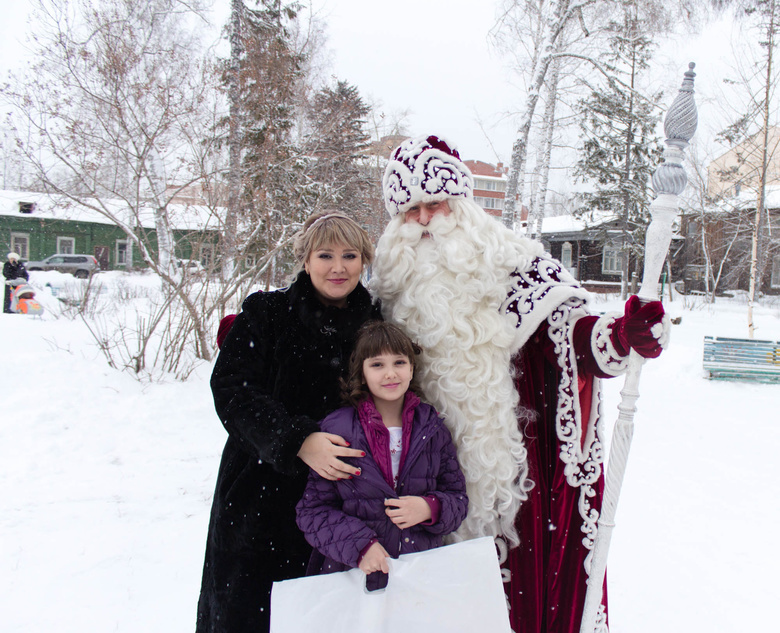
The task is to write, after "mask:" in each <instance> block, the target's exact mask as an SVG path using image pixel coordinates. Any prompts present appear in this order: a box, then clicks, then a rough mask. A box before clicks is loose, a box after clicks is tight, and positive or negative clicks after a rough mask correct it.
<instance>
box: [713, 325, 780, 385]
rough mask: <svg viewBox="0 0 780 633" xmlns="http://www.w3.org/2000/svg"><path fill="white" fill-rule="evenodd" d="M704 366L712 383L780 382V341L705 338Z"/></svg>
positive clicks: (718, 337) (720, 337)
mask: <svg viewBox="0 0 780 633" xmlns="http://www.w3.org/2000/svg"><path fill="white" fill-rule="evenodd" d="M703 365H704V370H705V371H706V372H707V377H708V378H710V379H712V380H752V381H754V382H780V341H758V340H755V339H742V338H724V337H722V336H705V337H704V355H703Z"/></svg>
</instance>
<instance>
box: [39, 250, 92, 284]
mask: <svg viewBox="0 0 780 633" xmlns="http://www.w3.org/2000/svg"><path fill="white" fill-rule="evenodd" d="M25 268H27V270H29V271H33V270H58V271H59V272H61V273H71V274H72V275H73V276H74V277H78V278H80V279H86V278H87V277H89V276H90V275H92V274H94V273H96V272H100V264H98V260H97V259H95V258H94V257H93V256H92V255H81V254H75V255H72V254H70V253H67V254H66V253H57V254H56V255H49V257H47V258H46V259H43V260H41V261H39V262H27V263H26V264H25Z"/></svg>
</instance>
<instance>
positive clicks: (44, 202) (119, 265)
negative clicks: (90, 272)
mask: <svg viewBox="0 0 780 633" xmlns="http://www.w3.org/2000/svg"><path fill="white" fill-rule="evenodd" d="M115 206H116V213H119V214H121V213H122V210H121V205H120V204H119V203H118V202H117V203H116V205H115ZM126 213H127V214H128V215H129V211H127V212H126ZM139 216H140V217H134V219H133V222H132V223H130V222H128V223H129V224H130V225H131V226H135V230H136V231H137V232H139V234H140V233H142V234H143V235H142V237H143V241H144V243H146V244H147V245H148V246H149V248H150V249H151V250H152V252H154V253H156V251H157V232H156V230H155V225H154V218H153V213H152V211H151V210H150V209H149V210H143V211H142V213H141V214H139ZM169 216H170V218H171V223H172V225H173V234H174V240H175V243H176V246H175V256H176V257H177V258H180V259H194V260H198V261H200V262H201V263H202V264H203V265H204V266H205V267H207V268H210V267H211V266H212V265H213V263H214V257H215V252H216V244H217V240H218V235H219V234H218V231H217V229H216V227H217V226H218V218H217V215H216V213H214V211H213V210H211V209H208V208H206V207H205V206H199V205H179V204H171V205H169ZM120 217H121V215H120ZM0 249H4V250H3V251H2V255H3V259H5V254H6V253H8V252H10V251H14V252H16V253H19V255H20V256H21V258H22V260H23V261H37V260H41V259H44V258H46V257H48V256H49V255H54V254H55V253H61V254H73V253H80V254H86V255H93V256H94V257H95V258H96V259H97V260H98V263H99V264H100V268H101V270H117V269H125V270H130V269H135V268H142V267H144V262H143V261H142V258H141V257H140V255H139V254H138V253H137V252H134V250H135V249H134V248H133V245H132V240H129V239H128V237H127V235H126V234H125V232H124V231H123V230H122V229H120V228H119V227H118V226H116V225H115V224H114V223H112V221H111V220H110V219H108V218H107V217H106V216H105V215H103V214H101V213H99V212H98V211H95V210H94V209H90V208H89V207H85V206H82V205H77V204H74V203H73V202H70V201H67V200H64V199H62V198H60V197H58V196H52V195H47V194H41V193H31V192H18V191H0Z"/></svg>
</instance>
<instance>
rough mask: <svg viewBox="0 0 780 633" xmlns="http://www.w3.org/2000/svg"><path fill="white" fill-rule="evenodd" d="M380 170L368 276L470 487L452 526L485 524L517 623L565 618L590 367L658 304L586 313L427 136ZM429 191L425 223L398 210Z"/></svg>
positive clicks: (598, 457) (569, 621) (581, 540)
mask: <svg viewBox="0 0 780 633" xmlns="http://www.w3.org/2000/svg"><path fill="white" fill-rule="evenodd" d="M383 185H384V194H385V201H386V206H387V209H388V211H389V212H390V215H391V216H392V219H391V221H390V223H389V224H388V227H387V229H386V230H385V233H384V235H383V236H382V238H381V239H380V241H379V244H378V248H377V258H376V261H375V263H374V268H373V278H372V282H371V291H372V293H373V294H374V295H375V296H376V297H378V298H379V299H380V300H381V302H382V310H383V313H384V316H385V318H386V319H387V320H389V321H391V322H394V323H397V324H398V325H400V326H401V327H403V328H404V329H405V330H406V331H407V333H409V334H410V336H412V337H414V338H415V339H416V340H418V341H419V343H420V345H421V346H422V347H423V350H424V352H423V354H422V357H421V359H420V362H419V371H418V379H419V384H420V386H421V388H422V389H423V391H424V392H425V394H426V396H427V397H428V398H429V399H430V401H431V403H432V404H433V405H434V406H435V407H436V409H437V410H439V411H440V412H441V413H442V415H443V416H444V418H445V420H446V423H447V425H448V427H449V428H450V431H451V432H452V435H453V439H454V440H455V443H456V446H457V449H458V459H459V461H460V464H461V467H462V469H463V471H464V473H465V476H466V481H467V484H468V485H467V490H468V497H469V513H468V516H467V518H466V520H465V521H464V522H463V524H462V525H461V527H460V529H459V530H458V532H457V533H456V539H467V538H473V537H477V536H483V535H490V536H494V537H496V542H497V545H498V548H499V551H500V553H501V560H502V567H503V571H502V573H503V576H504V580H505V589H506V594H507V599H508V605H509V607H510V620H511V622H512V625H513V628H514V630H515V631H518V632H519V631H523V632H532V633H543V632H544V633H546V632H555V633H575V632H577V631H579V623H580V619H581V616H582V608H583V601H584V597H585V591H586V582H587V578H588V569H589V563H590V561H589V554H590V552H591V550H592V547H593V542H594V538H595V534H596V530H597V520H598V516H599V511H600V509H601V495H602V491H603V481H604V477H603V468H602V466H603V459H604V454H603V446H602V433H601V414H600V406H599V380H600V379H602V378H609V377H612V376H616V375H618V374H621V373H623V372H624V371H625V368H626V362H627V361H626V359H627V354H628V352H629V350H630V349H631V348H632V347H633V348H634V349H635V350H636V351H638V352H639V353H640V354H641V355H643V356H645V357H654V356H657V355H658V354H660V352H661V348H662V344H663V343H664V342H665V338H666V336H667V332H668V328H667V327H666V326H665V321H664V313H663V308H662V307H661V305H660V303H659V302H654V303H650V304H647V305H644V306H641V305H640V304H639V302H638V301H637V300H636V298H632V299H631V300H629V302H628V303H627V304H626V309H625V314H624V315H619V314H615V315H607V316H601V317H597V316H593V315H590V314H589V312H588V302H589V293H588V292H587V291H586V290H585V289H584V288H582V286H581V285H580V284H579V283H578V282H577V280H576V279H574V278H573V277H572V275H571V274H570V273H569V272H568V271H567V270H566V269H565V268H564V267H563V266H562V265H561V264H560V263H559V262H558V261H556V260H554V259H553V258H552V257H550V256H549V255H548V254H546V253H545V252H544V250H543V248H542V246H541V244H539V243H537V242H535V241H532V240H528V239H525V238H521V237H518V236H517V235H515V234H514V233H513V232H512V231H510V230H508V229H506V228H505V227H504V226H503V225H501V224H500V223H499V222H497V221H495V220H494V219H493V218H491V217H490V216H488V215H487V214H486V213H485V212H484V211H483V210H482V209H481V208H480V207H479V206H478V205H477V204H476V203H475V202H474V200H473V194H472V189H473V178H472V175H471V173H470V172H469V170H468V168H467V167H466V166H465V165H464V164H463V162H462V161H461V160H460V156H459V155H458V152H457V151H456V150H455V149H454V147H453V146H452V144H450V143H448V142H447V141H445V140H444V139H442V138H440V137H436V136H428V137H421V138H417V139H410V140H408V141H406V142H404V143H403V144H402V145H401V146H400V147H399V148H398V149H397V150H396V151H395V152H394V153H393V154H392V156H391V159H390V161H389V164H388V166H387V169H386V172H385V177H384V182H383ZM440 200H444V201H446V202H447V208H446V211H445V212H444V213H439V214H438V215H436V216H434V217H433V218H432V219H431V220H430V223H428V224H426V225H425V226H420V225H419V224H415V222H409V221H408V220H409V218H408V217H404V214H405V213H406V212H407V211H409V210H410V209H413V210H414V209H416V208H419V205H421V204H426V203H428V204H430V203H433V202H435V201H440ZM598 627H599V629H600V630H603V631H606V630H607V618H606V593H605V596H604V599H603V602H602V607H601V608H600V611H599V618H598Z"/></svg>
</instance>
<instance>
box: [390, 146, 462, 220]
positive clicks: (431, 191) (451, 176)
mask: <svg viewBox="0 0 780 633" xmlns="http://www.w3.org/2000/svg"><path fill="white" fill-rule="evenodd" d="M472 188H473V178H472V176H471V172H470V171H469V169H468V167H466V165H464V164H463V162H462V161H461V160H460V154H458V150H457V149H455V146H454V145H452V144H451V143H448V142H447V141H445V140H444V139H443V138H441V137H438V136H421V137H418V138H412V139H409V140H407V141H404V142H403V143H401V145H399V146H398V148H397V149H396V150H395V151H394V152H393V154H392V156H391V157H390V162H389V163H388V164H387V168H386V169H385V177H384V178H383V179H382V190H383V191H384V196H385V206H386V207H387V211H388V213H389V214H390V215H391V216H393V215H396V214H397V213H405V212H406V211H408V210H409V208H410V207H412V206H414V205H415V204H418V203H419V202H434V201H435V200H444V199H446V198H452V197H456V196H463V197H465V198H471V197H472Z"/></svg>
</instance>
